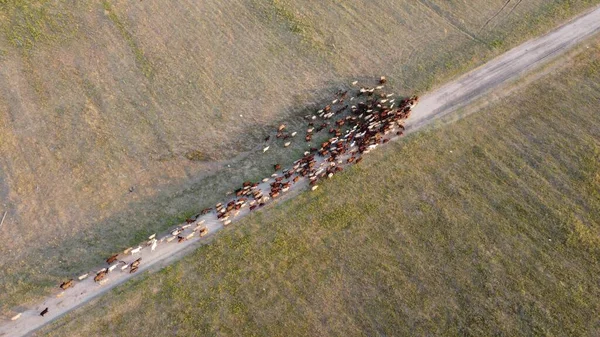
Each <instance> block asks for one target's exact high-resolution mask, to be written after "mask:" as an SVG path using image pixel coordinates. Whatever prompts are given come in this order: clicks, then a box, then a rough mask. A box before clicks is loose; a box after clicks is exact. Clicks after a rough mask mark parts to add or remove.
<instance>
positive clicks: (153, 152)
mask: <svg viewBox="0 0 600 337" xmlns="http://www.w3.org/2000/svg"><path fill="white" fill-rule="evenodd" d="M505 2H506V1H505V0H493V1H489V0H475V1H469V2H456V1H455V2H449V1H446V0H422V1H416V2H415V1H393V2H390V1H354V2H352V3H348V2H346V1H326V2H322V1H308V0H307V1H289V0H271V1H267V0H253V1H227V2H222V1H212V2H206V1H205V2H202V3H198V2H197V1H190V0H185V1H177V2H174V3H169V4H165V3H164V2H159V1H149V0H148V1H147V0H144V1H126V0H102V1H68V0H57V1H49V0H31V1H25V0H0V215H2V214H3V212H4V211H8V214H7V217H6V221H5V222H4V224H3V225H2V227H1V228H0V239H1V240H2V245H0V256H2V259H0V270H2V275H0V313H2V314H5V315H8V314H9V313H11V312H12V311H11V310H12V309H14V308H15V307H16V306H18V305H27V304H30V303H32V302H33V301H35V300H37V299H39V298H40V296H44V295H48V294H50V293H51V292H52V290H53V289H54V290H56V286H57V285H58V284H59V283H60V282H61V281H62V280H63V279H64V278H66V277H72V276H73V275H74V274H79V273H80V272H84V271H86V270H87V269H89V268H92V267H93V266H95V265H97V264H99V263H101V262H102V261H103V260H104V259H105V258H106V257H107V256H109V255H111V254H113V253H114V252H116V251H119V250H122V249H123V248H125V247H128V246H130V245H132V244H133V243H136V242H139V241H140V240H141V239H142V238H144V237H147V236H148V235H149V234H151V233H154V232H160V231H162V230H164V229H165V228H167V227H169V226H171V225H172V224H174V223H177V222H180V221H181V220H182V219H184V218H185V217H187V216H189V215H191V214H194V213H195V212H197V211H198V210H199V209H202V208H204V207H206V206H208V205H211V204H213V203H214V202H217V201H218V200H220V199H221V198H222V196H223V195H224V194H225V192H227V191H229V190H230V189H231V188H232V187H233V186H235V185H238V184H239V183H241V182H242V181H244V180H248V179H252V180H256V179H260V178H262V177H263V176H264V174H266V172H268V171H269V168H270V167H272V165H273V163H275V162H278V163H282V164H285V163H286V161H287V162H289V160H290V159H291V158H292V156H290V154H289V152H290V151H283V149H279V148H276V147H273V148H272V149H271V150H270V151H269V152H268V153H267V154H266V155H264V156H257V155H256V152H252V150H255V149H256V147H257V148H260V145H261V144H262V139H263V138H264V137H265V135H266V134H267V133H269V132H271V131H272V130H273V126H274V125H277V123H279V122H280V121H286V122H288V123H290V125H292V126H293V125H294V123H297V124H298V125H299V124H300V123H299V121H298V120H297V119H298V116H301V115H302V114H303V113H304V112H305V110H304V109H305V107H309V108H310V107H311V106H314V105H316V104H317V103H320V102H322V100H323V99H324V98H326V97H329V94H330V93H331V92H333V91H335V90H337V89H338V88H339V87H340V86H342V85H346V84H347V83H349V82H351V81H353V80H354V79H358V80H365V79H372V78H376V77H378V76H380V75H386V76H387V78H388V80H389V85H390V88H391V89H392V90H394V91H396V92H397V93H399V94H400V95H412V94H414V93H418V92H424V91H426V90H429V89H431V88H433V87H435V86H436V85H438V84H441V83H444V82H445V81H447V80H448V79H450V78H452V77H454V76H456V75H459V74H461V73H463V72H464V71H466V70H468V69H471V68H474V67H476V66H478V65H480V64H482V63H483V62H485V61H486V60H488V59H490V58H491V57H493V56H495V55H498V54H500V53H502V52H503V51H505V50H507V49H508V48H510V47H512V46H515V45H517V44H518V43H521V42H523V41H524V40H526V39H528V38H531V37H533V36H536V35H539V34H541V33H543V32H545V31H547V30H549V29H551V28H553V27H554V26H555V25H557V24H558V23H560V22H563V21H564V20H566V19H568V18H570V17H572V16H574V15H576V14H578V13H580V12H582V11H584V10H586V9H588V8H590V7H591V6H593V5H595V4H598V3H599V2H600V1H598V0H589V1H588V0H579V1H563V0H553V1H548V0H531V1H526V2H525V1H523V2H519V3H520V4H519V5H516V4H517V1H513V2H511V3H510V5H509V6H507V7H506V8H504V9H503V10H502V11H499V9H501V8H502V6H503V5H504V4H505ZM513 8H514V9H513ZM488 20H489V21H488ZM298 107H302V108H298ZM293 146H296V148H295V149H294V151H296V153H298V152H300V151H302V150H304V149H303V148H302V147H303V146H304V144H293ZM227 165H229V167H228V166H227ZM131 187H134V189H132V190H133V191H134V192H129V190H130V189H131ZM42 256H43V258H40V257H42Z"/></svg>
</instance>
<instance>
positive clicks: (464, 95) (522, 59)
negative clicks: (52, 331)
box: [0, 8, 600, 337]
mask: <svg viewBox="0 0 600 337" xmlns="http://www.w3.org/2000/svg"><path fill="white" fill-rule="evenodd" d="M599 31H600V8H596V9H595V10H593V11H591V12H588V13H586V14H584V15H582V16H580V17H578V18H576V19H574V20H572V21H571V22H569V23H567V24H565V25H563V26H561V27H559V28H557V29H556V30H554V31H552V32H551V33H549V34H547V35H544V36H542V37H540V38H538V39H535V40H531V41H529V42H527V43H525V44H523V45H520V46H518V47H516V48H514V49H512V50H510V51H509V52H507V53H506V54H504V55H502V56H500V57H498V58H496V59H494V60H492V61H490V62H488V63H487V64H485V65H483V66H481V67H480V68H478V69H475V70H474V71H471V72H469V73H468V74H466V75H464V76H462V77H460V78H459V79H457V80H455V81H453V82H451V83H449V84H447V85H445V86H443V87H441V88H439V89H437V90H435V91H434V92H432V93H430V94H428V95H426V96H424V97H422V98H421V102H420V103H419V105H417V106H416V107H415V109H414V110H413V113H412V116H411V119H409V121H408V122H407V127H408V130H409V131H413V132H414V131H415V130H418V129H419V128H420V127H422V126H423V125H425V124H427V123H429V122H431V121H432V120H434V119H436V118H439V117H441V116H443V115H445V114H448V113H449V112H452V111H454V110H456V109H457V108H459V107H462V106H465V105H466V104H468V103H469V102H471V101H473V100H475V99H476V98H478V97H481V96H482V95H483V94H485V93H487V92H489V91H492V90H494V89H497V88H498V87H500V86H502V85H503V84H505V83H507V82H509V81H511V80H515V79H517V78H519V77H520V76H521V75H522V74H523V73H525V72H527V71H530V70H531V69H533V68H534V67H538V66H540V65H542V64H544V63H545V62H548V61H549V60H551V59H552V58H555V57H556V56H558V55H560V54H561V53H563V52H565V51H567V50H568V49H570V48H572V47H573V46H575V45H576V44H577V43H579V42H580V41H582V40H584V39H585V38H587V37H589V36H591V35H593V34H594V33H597V32H599ZM265 184H268V183H263V184H262V185H265ZM302 185H306V184H301V185H300V186H297V187H295V188H294V191H293V192H289V193H290V194H288V195H293V194H296V193H298V192H299V191H300V190H301V189H302ZM261 187H262V188H263V189H265V188H267V187H266V186H261ZM267 189H268V188H267ZM244 214H245V213H242V214H240V215H239V216H238V218H239V217H242V216H243V215H244ZM201 219H205V221H206V222H205V225H206V226H207V228H208V230H209V232H210V233H211V234H212V233H214V232H216V231H218V230H219V229H221V228H222V227H223V225H222V223H221V222H220V221H218V220H217V219H216V218H215V217H214V215H212V214H211V215H207V216H204V217H203V218H201ZM192 227H194V226H193V225H192ZM190 232H191V228H190V229H187V230H186V232H184V234H183V235H184V236H185V235H187V234H188V233H190ZM163 236H164V235H162V236H161V235H159V237H158V238H159V239H161V238H162V237H163ZM201 240H202V241H203V242H204V241H205V238H202V239H200V238H199V237H198V235H197V234H196V235H194V237H193V238H192V239H190V240H186V241H184V242H182V243H176V242H170V243H168V244H166V243H164V242H163V243H161V244H159V245H158V246H157V247H156V250H154V251H152V250H151V249H150V247H146V248H144V249H142V251H141V252H140V253H139V254H136V255H134V256H127V258H126V259H125V262H128V263H130V262H132V261H133V260H135V259H137V258H139V257H141V258H142V264H141V266H140V269H139V270H138V271H137V273H136V274H141V273H142V272H143V271H144V270H147V269H149V268H160V267H162V266H164V265H166V264H168V263H170V262H171V261H173V260H176V259H177V258H179V257H180V256H182V255H184V254H186V253H187V252H189V251H191V250H192V249H194V248H195V247H197V246H198V244H200V243H201ZM98 269H99V268H98ZM120 269H121V268H120V266H119V267H117V268H116V269H115V270H113V271H112V272H110V273H109V274H108V277H107V281H106V283H104V284H102V285H100V284H98V283H95V282H94V280H93V276H94V275H95V272H96V271H97V270H95V271H92V272H90V276H88V278H87V279H85V280H83V281H78V280H76V285H75V287H74V288H73V289H68V290H66V291H65V292H64V293H61V294H58V296H55V297H52V298H48V299H46V300H45V301H43V302H41V303H39V304H38V305H36V306H34V307H31V308H29V309H28V310H24V311H23V312H22V314H21V316H20V317H19V318H18V319H16V320H14V321H11V320H5V321H2V322H1V325H0V336H5V337H7V336H11V337H17V336H25V335H27V334H30V333H32V332H34V331H35V330H37V329H39V328H40V327H42V326H43V325H45V324H48V323H49V322H51V321H53V320H55V319H57V318H59V317H61V316H62V315H64V314H65V313H67V312H69V311H71V310H73V309H75V308H77V307H79V306H82V305H83V304H85V303H86V302H88V301H89V300H90V299H92V298H94V297H96V296H99V295H101V294H102V293H104V292H106V291H108V290H109V289H111V288H113V287H115V286H117V285H119V284H120V283H123V282H125V281H126V280H128V279H130V278H131V277H133V276H134V275H136V274H129V272H128V270H124V271H121V270H120ZM46 307H48V308H49V312H48V313H47V314H46V315H45V316H44V317H42V316H40V314H39V313H40V312H41V311H42V310H43V309H45V308H46Z"/></svg>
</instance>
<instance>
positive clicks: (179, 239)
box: [177, 235, 185, 243]
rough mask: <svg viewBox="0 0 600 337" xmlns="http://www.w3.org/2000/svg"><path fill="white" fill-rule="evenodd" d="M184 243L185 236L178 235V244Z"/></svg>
mask: <svg viewBox="0 0 600 337" xmlns="http://www.w3.org/2000/svg"><path fill="white" fill-rule="evenodd" d="M183 241H185V238H184V237H183V236H181V235H178V236H177V242H178V243H181V242H183Z"/></svg>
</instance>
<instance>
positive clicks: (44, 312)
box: [40, 308, 48, 317]
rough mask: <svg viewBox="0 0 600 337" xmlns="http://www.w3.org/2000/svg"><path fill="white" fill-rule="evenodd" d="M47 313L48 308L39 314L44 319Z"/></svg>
mask: <svg viewBox="0 0 600 337" xmlns="http://www.w3.org/2000/svg"><path fill="white" fill-rule="evenodd" d="M47 313H48V308H46V309H44V310H42V312H40V316H42V317H44V315H45V314H47Z"/></svg>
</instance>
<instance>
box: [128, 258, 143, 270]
mask: <svg viewBox="0 0 600 337" xmlns="http://www.w3.org/2000/svg"><path fill="white" fill-rule="evenodd" d="M141 262H142V258H141V257H140V258H139V259H137V260H135V261H133V262H131V264H130V267H131V268H132V269H133V268H137V267H139V265H140V263H141Z"/></svg>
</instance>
